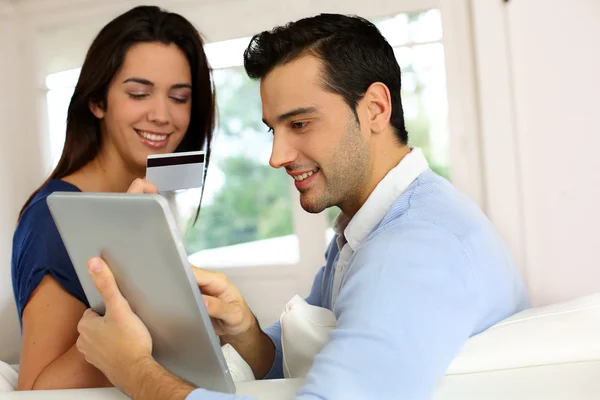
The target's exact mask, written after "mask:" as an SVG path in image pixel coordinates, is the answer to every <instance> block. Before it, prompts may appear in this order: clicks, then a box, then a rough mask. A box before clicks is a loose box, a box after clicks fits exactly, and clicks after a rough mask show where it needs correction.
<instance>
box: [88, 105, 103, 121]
mask: <svg viewBox="0 0 600 400" xmlns="http://www.w3.org/2000/svg"><path fill="white" fill-rule="evenodd" d="M88 107H89V108H90V111H91V112H92V114H94V116H95V117H96V118H98V119H102V118H104V104H102V102H98V101H92V100H90V101H88Z"/></svg>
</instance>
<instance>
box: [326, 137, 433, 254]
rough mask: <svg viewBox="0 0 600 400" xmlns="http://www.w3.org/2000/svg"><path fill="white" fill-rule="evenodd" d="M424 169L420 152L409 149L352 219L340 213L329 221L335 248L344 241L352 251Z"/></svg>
mask: <svg viewBox="0 0 600 400" xmlns="http://www.w3.org/2000/svg"><path fill="white" fill-rule="evenodd" d="M428 168H429V163H428V162H427V159H426V158H425V156H424V155H423V152H422V151H421V149H419V148H417V147H412V148H411V152H410V153H408V154H407V155H406V156H404V158H403V159H402V160H401V161H400V163H399V164H398V165H397V166H396V167H394V168H392V169H391V170H390V171H389V172H388V173H387V175H386V176H385V177H384V178H383V179H382V180H381V181H380V182H379V183H378V184H377V186H376V187H375V189H374V190H373V192H372V193H371V195H370V196H369V198H368V199H367V201H366V202H365V204H363V206H362V207H361V208H360V209H359V210H358V212H357V213H356V215H354V218H352V219H349V218H348V217H347V216H346V215H344V213H340V214H339V215H338V216H337V218H336V219H335V220H334V221H333V230H334V232H335V233H337V234H338V248H339V249H341V248H342V246H343V243H344V239H345V241H347V242H348V244H349V245H350V247H351V248H352V250H353V251H356V249H357V248H358V246H359V245H360V243H361V242H362V241H363V240H364V239H365V238H366V237H367V235H368V234H369V233H371V231H372V230H373V229H374V228H375V226H376V225H377V224H378V223H379V221H381V219H382V218H383V217H384V215H385V214H386V213H387V212H388V211H389V209H390V207H391V206H392V204H393V203H394V201H396V199H397V198H398V197H399V196H400V195H401V194H402V192H404V191H405V190H406V188H408V186H410V184H411V183H413V182H414V180H415V179H417V178H418V177H419V175H421V174H422V173H423V172H425V171H426V170H427V169H428ZM342 232H343V235H342Z"/></svg>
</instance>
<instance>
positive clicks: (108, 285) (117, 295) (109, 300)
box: [84, 257, 127, 316]
mask: <svg viewBox="0 0 600 400" xmlns="http://www.w3.org/2000/svg"><path fill="white" fill-rule="evenodd" d="M87 266H88V272H89V273H90V276H91V277H92V281H93V282H94V285H95V286H96V289H98V292H100V296H102V299H103V300H104V305H105V306H106V312H107V313H108V312H109V311H110V310H111V309H112V308H116V307H117V306H119V305H122V304H123V303H125V304H127V302H126V300H125V298H124V297H123V295H122V294H121V292H120V291H119V288H118V286H117V282H116V281H115V277H114V276H113V274H112V272H111V271H110V268H108V265H106V263H105V262H104V260H103V259H101V258H99V257H94V258H92V259H91V260H89V261H88V265H87ZM84 316H85V315H84Z"/></svg>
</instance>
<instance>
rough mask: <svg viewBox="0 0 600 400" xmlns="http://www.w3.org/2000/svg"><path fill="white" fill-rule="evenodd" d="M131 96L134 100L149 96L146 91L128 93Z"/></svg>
mask: <svg viewBox="0 0 600 400" xmlns="http://www.w3.org/2000/svg"><path fill="white" fill-rule="evenodd" d="M128 94H129V97H131V98H132V99H134V100H141V99H143V98H144V97H146V96H148V95H147V94H146V93H128Z"/></svg>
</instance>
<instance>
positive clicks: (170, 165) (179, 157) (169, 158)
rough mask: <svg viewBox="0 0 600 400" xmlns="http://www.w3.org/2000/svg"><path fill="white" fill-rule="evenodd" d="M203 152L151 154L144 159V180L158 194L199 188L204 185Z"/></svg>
mask: <svg viewBox="0 0 600 400" xmlns="http://www.w3.org/2000/svg"><path fill="white" fill-rule="evenodd" d="M204 160H205V153H204V151H188V152H183V153H169V154H152V155H149V156H148V158H147V159H146V179H147V180H149V181H150V182H152V183H153V184H154V185H156V187H157V188H158V191H159V192H170V191H174V190H183V189H192V188H200V187H202V184H203V183H204V182H203V181H204Z"/></svg>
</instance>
